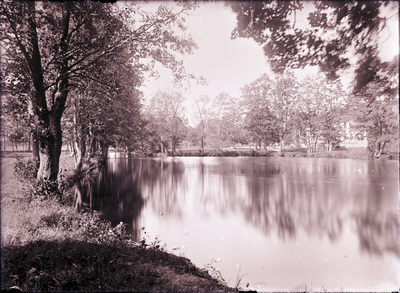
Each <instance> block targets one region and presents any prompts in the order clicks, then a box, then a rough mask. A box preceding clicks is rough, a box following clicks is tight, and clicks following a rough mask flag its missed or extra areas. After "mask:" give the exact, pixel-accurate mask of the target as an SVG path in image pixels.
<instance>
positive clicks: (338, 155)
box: [109, 147, 399, 160]
mask: <svg viewBox="0 0 400 293" xmlns="http://www.w3.org/2000/svg"><path fill="white" fill-rule="evenodd" d="M109 157H111V158H112V157H132V158H143V157H144V158H154V157H175V158H180V157H289V158H332V159H364V160H399V152H398V151H395V152H394V151H390V152H387V153H385V154H383V155H381V156H380V157H379V158H376V157H373V156H372V155H371V154H370V152H369V151H368V149H367V148H365V147H359V148H344V147H343V148H338V149H334V150H332V151H331V152H327V151H321V150H320V151H318V152H316V153H314V154H312V155H309V154H307V149H305V148H298V149H297V148H292V149H287V150H285V152H284V153H280V152H279V151H277V150H267V151H265V150H255V149H251V150H241V149H232V150H206V151H204V153H201V151H200V150H178V151H177V152H176V153H175V154H174V155H167V154H161V153H157V154H152V155H143V154H130V155H128V154H126V153H124V151H121V152H118V151H113V152H109Z"/></svg>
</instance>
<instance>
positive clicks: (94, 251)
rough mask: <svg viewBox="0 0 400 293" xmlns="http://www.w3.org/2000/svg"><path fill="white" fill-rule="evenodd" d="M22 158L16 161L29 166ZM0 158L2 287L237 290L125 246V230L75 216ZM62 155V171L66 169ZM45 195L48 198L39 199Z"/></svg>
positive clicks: (168, 257) (185, 265)
mask: <svg viewBox="0 0 400 293" xmlns="http://www.w3.org/2000/svg"><path fill="white" fill-rule="evenodd" d="M27 159H28V158H22V159H20V160H27ZM16 162H17V160H16V158H15V156H14V155H13V154H7V155H6V156H4V155H2V158H1V163H2V164H1V188H2V189H1V288H2V289H9V288H11V287H13V286H17V287H18V288H20V289H21V290H22V291H36V292H42V291H51V292H53V291H73V292H76V291H86V292H87V291H89V292H101V291H104V292H106V291H130V292H132V291H136V292H137V291H139V292H143V291H146V292H235V289H231V288H228V287H226V286H224V285H223V284H221V283H220V282H219V281H217V280H216V279H213V278H212V277H211V276H210V275H209V274H208V272H207V271H205V270H202V269H199V268H197V267H195V266H194V265H193V264H192V263H191V262H190V261H189V260H188V259H186V258H182V257H177V256H175V255H172V254H169V253H166V252H164V251H161V250H160V249H158V248H157V247H155V246H154V245H143V243H135V242H133V241H131V239H130V237H129V235H127V233H126V232H125V229H124V226H123V225H118V226H117V227H112V226H111V224H110V223H109V222H107V221H103V220H101V218H100V215H99V214H98V213H96V212H93V213H78V212H77V211H76V210H75V209H74V208H73V207H71V206H69V205H66V204H62V203H61V202H60V200H59V198H57V197H54V196H51V195H50V194H47V193H46V188H45V187H46V186H43V185H41V186H40V188H38V187H37V186H36V185H35V183H34V181H29V180H25V179H24V180H19V179H18V178H17V177H16V176H15V175H14V166H15V164H16ZM72 165H73V164H72V162H71V158H69V157H68V156H66V155H63V156H62V166H63V169H62V173H63V174H64V175H68V174H70V173H71V169H72ZM44 195H46V196H44Z"/></svg>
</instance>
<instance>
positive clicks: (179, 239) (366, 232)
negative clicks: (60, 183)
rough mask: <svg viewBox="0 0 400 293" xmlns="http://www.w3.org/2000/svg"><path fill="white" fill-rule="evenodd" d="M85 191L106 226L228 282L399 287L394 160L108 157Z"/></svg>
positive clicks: (264, 286)
mask: <svg viewBox="0 0 400 293" xmlns="http://www.w3.org/2000/svg"><path fill="white" fill-rule="evenodd" d="M92 189H93V196H92V198H91V204H92V207H93V208H95V209H98V210H100V211H101V212H102V213H103V214H104V216H105V218H107V219H109V220H110V221H112V223H113V224H118V223H119V222H121V221H122V222H124V223H127V224H128V227H129V230H130V232H132V233H133V234H134V235H136V237H138V238H139V239H140V238H141V237H143V236H145V235H144V234H143V232H144V231H146V233H147V234H146V235H149V236H146V237H150V239H151V240H154V239H155V237H158V239H160V240H161V241H162V243H163V244H164V245H165V248H166V249H167V250H168V251H170V252H172V253H175V254H177V255H182V256H185V257H188V258H189V259H191V260H192V261H193V262H194V263H195V264H196V265H197V266H199V267H204V266H206V265H212V267H213V268H215V269H217V270H218V271H219V272H221V274H222V276H223V277H224V278H225V280H226V281H227V282H228V285H230V286H236V284H237V282H238V281H239V280H241V283H240V285H242V286H246V284H249V287H251V288H254V289H257V290H259V291H303V292H304V291H310V290H314V291H325V290H326V291H394V290H397V289H398V288H399V287H400V280H399V275H400V270H399V258H398V256H399V245H398V243H399V242H398V235H399V229H398V207H399V206H398V162H396V161H378V160H371V161H367V160H353V159H313V158H249V157H236V158H197V157H193V158H165V159H161V158H158V159H125V158H112V159H109V162H108V167H107V168H106V169H105V170H104V172H103V174H102V175H101V176H100V178H99V179H98V182H97V183H96V185H95V186H93V187H92ZM143 228H144V229H143Z"/></svg>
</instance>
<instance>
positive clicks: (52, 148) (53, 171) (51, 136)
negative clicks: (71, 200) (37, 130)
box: [37, 112, 62, 180]
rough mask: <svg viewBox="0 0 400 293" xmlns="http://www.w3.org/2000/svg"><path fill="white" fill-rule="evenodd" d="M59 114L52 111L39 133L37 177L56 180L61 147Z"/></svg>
mask: <svg viewBox="0 0 400 293" xmlns="http://www.w3.org/2000/svg"><path fill="white" fill-rule="evenodd" d="M61 114H62V113H56V112H52V113H50V114H49V115H48V119H42V121H41V122H47V121H48V122H47V123H48V125H46V126H45V127H43V128H42V131H41V132H42V133H41V134H40V135H39V158H40V164H39V170H38V174H37V179H39V180H41V179H48V180H57V175H58V170H59V164H60V155H61V147H62V131H61Z"/></svg>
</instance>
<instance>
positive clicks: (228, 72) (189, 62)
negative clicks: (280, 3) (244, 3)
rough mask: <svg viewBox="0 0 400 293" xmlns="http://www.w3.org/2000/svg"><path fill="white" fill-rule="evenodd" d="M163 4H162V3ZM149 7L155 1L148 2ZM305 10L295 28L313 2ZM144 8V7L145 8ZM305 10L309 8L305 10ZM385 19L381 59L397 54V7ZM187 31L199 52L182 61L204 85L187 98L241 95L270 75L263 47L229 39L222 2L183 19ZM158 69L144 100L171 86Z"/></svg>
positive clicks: (230, 16)
mask: <svg viewBox="0 0 400 293" xmlns="http://www.w3.org/2000/svg"><path fill="white" fill-rule="evenodd" d="M161 3H162V4H166V3H165V2H161ZM150 4H151V6H153V8H154V5H155V4H156V2H151V3H150ZM303 4H304V5H305V8H306V9H303V11H302V12H301V13H297V22H296V25H297V26H303V25H305V23H306V18H305V17H306V16H307V14H308V12H307V11H304V10H308V9H309V8H310V7H312V2H307V1H306V2H303ZM144 7H145V6H144ZM307 7H308V9H307ZM386 10H387V11H386V13H387V15H388V16H392V15H393V17H392V18H391V19H390V21H389V25H388V27H387V28H386V29H385V30H384V31H383V32H382V33H381V36H382V40H381V48H382V50H381V58H382V59H383V60H384V61H389V60H391V59H392V58H393V57H394V56H395V55H396V54H398V52H399V31H398V13H397V5H396V3H395V2H393V5H392V6H390V7H389V8H388V9H386ZM186 24H187V26H188V32H189V33H190V34H191V36H192V38H193V39H194V41H195V42H196V43H197V44H198V47H199V49H198V50H196V51H195V52H194V53H193V54H192V55H189V56H185V57H184V58H183V60H184V64H185V67H186V70H187V72H189V73H192V74H194V75H196V76H200V75H202V76H203V77H205V78H206V79H207V81H208V84H207V85H203V86H200V85H193V86H192V87H191V92H190V93H188V95H187V96H188V97H190V96H193V95H194V96H196V97H200V96H202V95H209V96H210V97H215V96H216V95H217V94H219V93H220V92H227V93H229V94H230V95H232V96H234V97H238V96H239V95H240V88H241V87H242V86H243V85H245V84H247V83H249V82H251V81H253V80H255V79H256V78H258V77H259V76H260V75H261V74H263V73H269V72H270V70H269V65H268V62H267V59H266V57H265V56H264V53H263V50H262V48H261V47H260V46H259V45H258V44H257V43H255V42H254V41H253V40H251V39H236V40H231V32H232V30H233V29H234V28H235V26H236V15H235V14H234V13H233V12H232V11H231V8H230V7H228V6H225V5H224V3H221V2H218V3H215V2H214V3H202V4H200V7H199V8H198V9H196V10H195V11H193V12H192V13H191V15H190V16H187V17H186ZM158 68H159V72H160V78H159V79H157V80H156V79H151V78H149V79H147V81H146V84H145V86H143V87H142V90H143V92H144V95H145V99H146V100H147V99H149V98H150V97H151V96H152V95H153V94H154V93H155V92H156V91H158V90H167V89H170V88H171V87H172V82H171V74H170V72H169V71H168V70H165V69H163V68H161V67H158ZM315 72H316V70H312V69H310V68H309V69H306V70H303V72H301V73H299V76H305V75H307V74H308V73H311V74H312V73H315Z"/></svg>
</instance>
